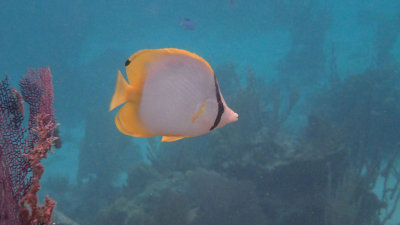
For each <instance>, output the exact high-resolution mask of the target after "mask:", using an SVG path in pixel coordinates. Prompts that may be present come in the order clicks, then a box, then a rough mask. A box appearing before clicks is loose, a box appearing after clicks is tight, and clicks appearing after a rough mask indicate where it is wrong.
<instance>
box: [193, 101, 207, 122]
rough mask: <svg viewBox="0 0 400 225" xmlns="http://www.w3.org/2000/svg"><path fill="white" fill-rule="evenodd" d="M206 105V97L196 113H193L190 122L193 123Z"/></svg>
mask: <svg viewBox="0 0 400 225" xmlns="http://www.w3.org/2000/svg"><path fill="white" fill-rule="evenodd" d="M206 105H207V99H206V100H205V101H204V102H203V104H202V105H201V107H200V109H199V111H198V112H196V114H194V116H193V117H192V123H194V122H195V121H196V120H197V119H198V118H199V117H200V116H201V114H203V112H204V110H205V109H206Z"/></svg>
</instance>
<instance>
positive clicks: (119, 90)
mask: <svg viewBox="0 0 400 225" xmlns="http://www.w3.org/2000/svg"><path fill="white" fill-rule="evenodd" d="M139 93H140V91H139V90H137V88H135V87H134V86H132V85H129V84H128V83H127V82H126V80H125V79H124V77H123V76H122V73H121V71H119V70H118V77H117V84H116V85H115V91H114V95H113V97H112V99H111V103H110V108H109V111H111V110H113V109H114V108H116V107H118V106H119V105H121V104H124V103H125V102H126V101H138V99H139Z"/></svg>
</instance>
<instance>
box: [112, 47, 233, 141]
mask: <svg viewBox="0 0 400 225" xmlns="http://www.w3.org/2000/svg"><path fill="white" fill-rule="evenodd" d="M125 69H126V74H127V78H128V81H126V80H125V78H124V77H123V76H122V73H121V71H118V75H117V84H116V87H115V92H114V95H113V97H112V100H111V103H110V108H109V110H110V111H111V110H113V109H114V108H116V107H118V106H119V105H122V104H124V105H123V106H122V107H121V109H120V110H119V111H118V113H117V115H116V116H115V124H116V126H117V128H118V129H119V131H121V132H122V133H124V134H126V135H130V136H133V137H154V136H163V137H162V139H161V141H176V140H179V139H182V138H185V137H194V136H199V135H203V134H206V133H208V132H211V131H212V130H214V129H217V128H220V127H223V126H224V125H226V124H228V123H231V122H235V121H237V120H238V114H237V113H235V112H234V111H233V110H232V109H230V108H229V107H228V106H227V104H226V102H225V100H224V98H223V97H222V94H221V92H220V89H219V85H218V81H217V78H216V77H215V75H214V72H213V70H212V68H211V66H210V64H208V62H207V61H206V60H204V59H203V58H202V57H200V56H198V55H197V54H195V53H191V52H189V51H186V50H182V49H175V48H165V49H145V50H140V51H138V52H136V53H134V54H133V55H131V56H130V57H129V59H128V60H126V62H125Z"/></svg>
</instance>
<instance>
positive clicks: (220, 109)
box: [210, 75, 224, 131]
mask: <svg viewBox="0 0 400 225" xmlns="http://www.w3.org/2000/svg"><path fill="white" fill-rule="evenodd" d="M214 83H215V91H216V95H217V102H218V114H217V117H216V118H215V121H214V125H213V126H212V127H211V128H210V131H211V130H214V129H215V128H216V127H217V126H218V124H219V122H221V117H222V114H223V113H224V104H223V103H222V99H221V93H220V92H219V86H218V82H217V77H216V76H215V75H214Z"/></svg>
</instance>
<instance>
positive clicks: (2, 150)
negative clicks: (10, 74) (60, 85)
mask: <svg viewBox="0 0 400 225" xmlns="http://www.w3.org/2000/svg"><path fill="white" fill-rule="evenodd" d="M51 79H52V76H51V73H50V69H49V68H48V67H47V68H42V69H39V70H38V72H35V71H34V70H33V69H29V70H28V75H25V76H24V77H23V79H22V80H21V82H20V89H21V94H20V93H19V92H18V91H17V90H16V89H10V88H9V84H8V79H7V77H6V79H5V80H4V81H2V82H1V83H0V134H1V135H0V197H1V199H0V225H11V224H13V225H17V224H49V223H50V218H51V213H52V211H53V208H54V205H55V202H54V201H53V200H51V199H50V198H48V197H47V198H46V204H45V205H44V206H38V205H37V202H38V201H37V192H38V191H39V189H40V184H39V180H40V178H41V176H42V174H43V171H44V168H43V166H42V165H41V163H40V159H42V158H46V153H47V152H48V151H51V145H52V142H53V141H54V140H55V138H54V137H53V132H54V129H55V127H56V126H57V125H56V123H55V117H54V109H53V85H52V83H51ZM23 101H25V102H26V103H27V104H28V105H29V121H28V127H27V128H25V127H24V126H23V121H24V107H23V105H24V102H23Z"/></svg>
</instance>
